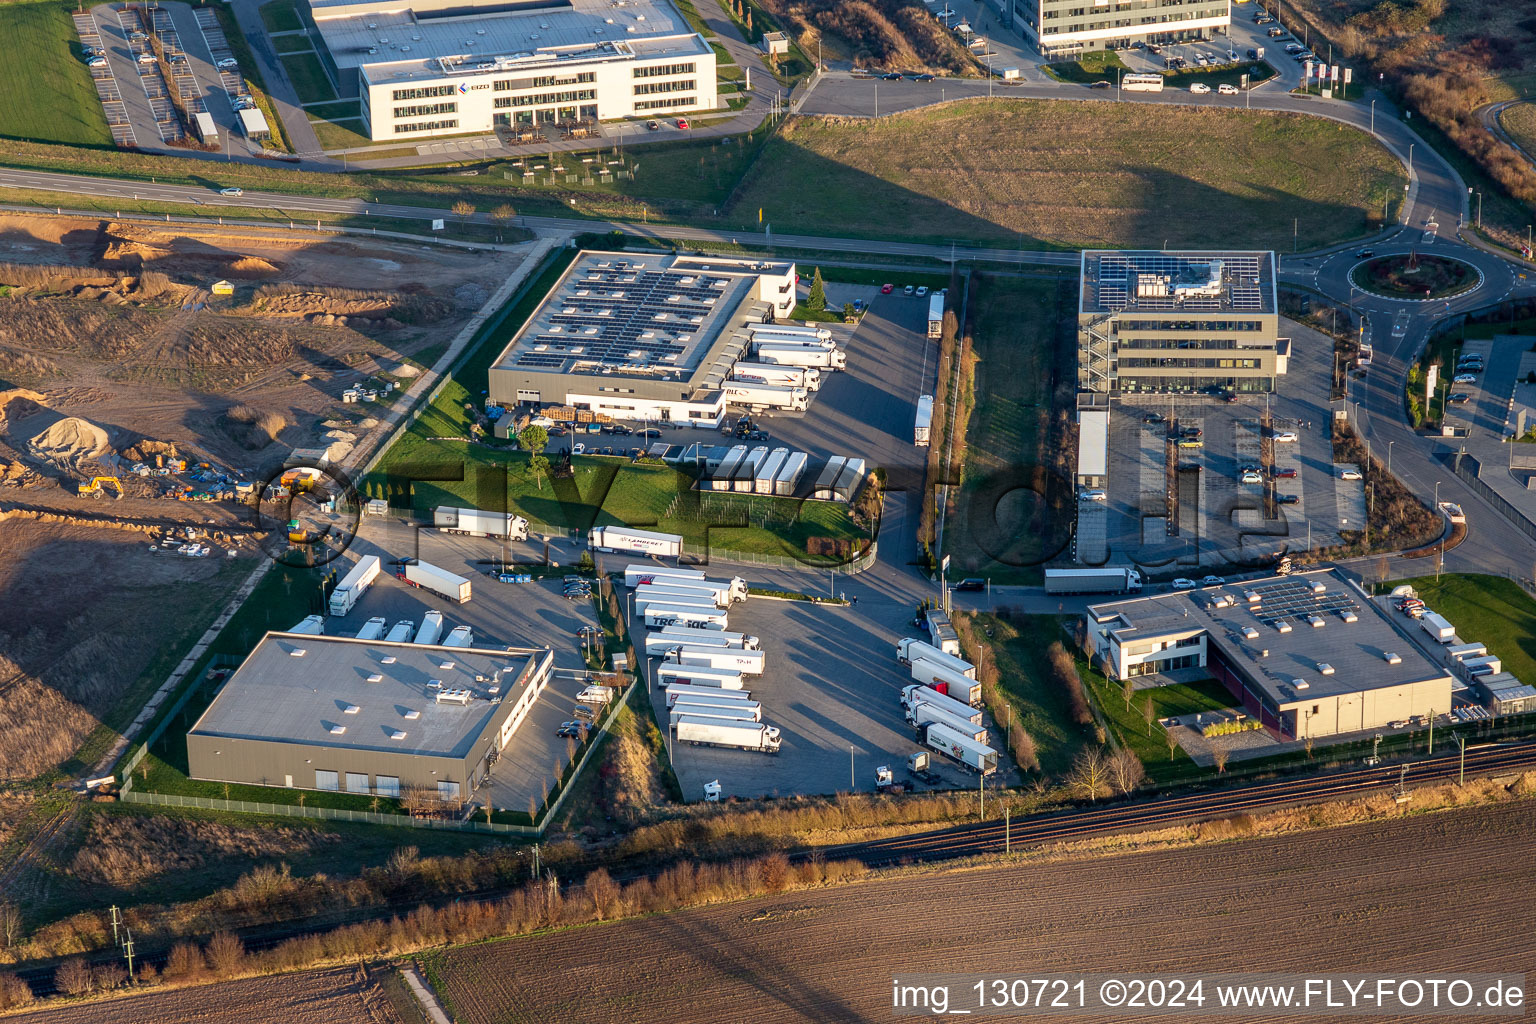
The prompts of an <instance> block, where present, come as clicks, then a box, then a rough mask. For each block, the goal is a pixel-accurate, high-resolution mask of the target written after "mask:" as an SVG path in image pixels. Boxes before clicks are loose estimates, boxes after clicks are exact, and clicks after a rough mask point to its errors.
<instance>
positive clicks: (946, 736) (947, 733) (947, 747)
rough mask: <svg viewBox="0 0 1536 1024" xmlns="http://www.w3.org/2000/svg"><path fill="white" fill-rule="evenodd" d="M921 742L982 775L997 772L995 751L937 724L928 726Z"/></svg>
mask: <svg viewBox="0 0 1536 1024" xmlns="http://www.w3.org/2000/svg"><path fill="white" fill-rule="evenodd" d="M923 742H924V743H925V744H926V745H927V746H928V747H929V749H931V750H937V751H938V752H939V753H941V754H943V755H944V756H945V757H950V758H953V759H954V760H956V761H959V762H960V763H961V764H963V765H965V766H966V767H967V768H972V769H974V770H976V771H978V772H980V773H981V774H982V775H991V774H992V773H993V772H995V771H997V751H995V750H993V749H992V748H991V747H989V746H987V745H986V744H985V743H977V742H976V741H975V740H973V739H971V738H970V737H968V736H966V735H965V734H964V733H961V732H957V731H956V730H954V729H951V728H949V727H948V726H947V725H943V724H941V723H939V722H934V723H933V724H932V725H930V726H928V730H927V732H926V733H925V735H924V737H923Z"/></svg>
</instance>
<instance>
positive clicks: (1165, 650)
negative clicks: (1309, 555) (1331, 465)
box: [1084, 569, 1451, 740]
mask: <svg viewBox="0 0 1536 1024" xmlns="http://www.w3.org/2000/svg"><path fill="white" fill-rule="evenodd" d="M1084 624H1085V626H1086V629H1087V636H1088V641H1089V645H1090V647H1091V649H1092V651H1093V653H1094V655H1095V657H1096V658H1097V660H1098V662H1099V663H1100V664H1101V665H1102V667H1103V669H1104V671H1105V673H1106V674H1107V675H1108V676H1109V677H1110V678H1111V679H1119V680H1124V679H1130V678H1135V677H1138V676H1147V675H1156V674H1158V673H1165V672H1172V671H1175V670H1179V669H1193V668H1203V669H1205V670H1206V671H1207V672H1209V674H1210V675H1211V676H1212V677H1213V678H1215V679H1217V680H1219V681H1220V682H1221V683H1222V684H1224V685H1225V686H1226V687H1227V689H1228V691H1230V692H1231V693H1232V695H1233V702H1234V705H1241V706H1242V707H1243V708H1245V709H1246V710H1247V711H1248V713H1249V714H1251V715H1253V716H1254V717H1255V718H1257V719H1258V720H1259V721H1260V722H1262V723H1263V724H1264V725H1265V726H1266V727H1267V728H1269V729H1270V730H1272V731H1273V732H1274V733H1276V734H1277V735H1278V736H1279V737H1280V738H1281V739H1283V740H1290V739H1300V738H1305V737H1313V738H1321V737H1327V736H1336V735H1340V734H1344V733H1353V732H1360V731H1363V730H1369V729H1379V728H1382V727H1383V726H1388V725H1391V724H1392V723H1393V722H1402V721H1407V720H1410V719H1412V718H1414V717H1415V716H1417V715H1426V716H1427V715H1431V714H1445V713H1446V712H1448V711H1450V709H1451V676H1450V674H1449V673H1448V672H1447V671H1446V670H1445V669H1443V668H1442V667H1441V666H1439V665H1436V664H1434V663H1433V662H1431V661H1430V660H1429V659H1428V658H1426V657H1425V656H1424V655H1423V654H1421V653H1419V650H1418V648H1417V647H1416V646H1415V645H1414V644H1413V643H1412V642H1411V641H1410V640H1409V639H1408V638H1407V637H1405V636H1403V635H1402V634H1401V633H1399V632H1398V631H1397V629H1396V627H1395V626H1393V624H1392V622H1391V621H1390V620H1389V619H1388V618H1387V617H1386V616H1385V615H1384V614H1382V612H1381V611H1380V610H1379V609H1378V608H1377V607H1376V605H1375V604H1373V603H1372V602H1370V601H1367V600H1365V599H1364V598H1363V597H1362V596H1360V594H1359V592H1358V591H1357V590H1355V589H1354V588H1353V587H1352V586H1351V585H1350V584H1349V583H1348V581H1346V580H1345V578H1344V577H1343V576H1342V575H1341V574H1339V573H1338V572H1337V571H1335V570H1331V569H1323V570H1317V571H1314V572H1306V573H1296V574H1293V575H1290V576H1275V577H1271V578H1269V579H1263V580H1257V581H1248V582H1243V583H1237V584H1232V585H1229V586H1223V587H1212V588H1207V589H1204V590H1198V591H1190V592H1186V593H1173V594H1158V595H1155V596H1149V597H1138V598H1132V599H1129V600H1123V601H1111V602H1107V603H1104V604H1096V605H1092V606H1090V607H1089V608H1088V611H1087V613H1086V614H1085V616H1084Z"/></svg>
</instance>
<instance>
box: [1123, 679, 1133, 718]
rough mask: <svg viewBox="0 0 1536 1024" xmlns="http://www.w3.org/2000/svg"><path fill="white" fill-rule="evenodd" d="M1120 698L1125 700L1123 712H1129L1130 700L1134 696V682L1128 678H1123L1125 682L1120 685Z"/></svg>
mask: <svg viewBox="0 0 1536 1024" xmlns="http://www.w3.org/2000/svg"><path fill="white" fill-rule="evenodd" d="M1120 696H1121V697H1124V698H1125V710H1127V711H1129V710H1131V698H1132V697H1134V696H1136V681H1135V680H1134V679H1132V678H1131V677H1130V676H1126V677H1125V682H1123V683H1121V684H1120Z"/></svg>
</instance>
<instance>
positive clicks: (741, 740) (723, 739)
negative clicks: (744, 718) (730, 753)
mask: <svg viewBox="0 0 1536 1024" xmlns="http://www.w3.org/2000/svg"><path fill="white" fill-rule="evenodd" d="M676 729H677V741H678V742H679V743H691V744H694V745H695V746H713V747H735V748H737V749H740V750H757V751H761V752H763V753H765V754H777V753H778V752H779V743H780V737H779V730H778V728H777V727H776V726H772V725H765V724H763V723H761V722H740V721H729V720H726V719H720V718H699V717H696V716H693V715H684V716H683V717H681V718H679V719H678V720H677V725H676Z"/></svg>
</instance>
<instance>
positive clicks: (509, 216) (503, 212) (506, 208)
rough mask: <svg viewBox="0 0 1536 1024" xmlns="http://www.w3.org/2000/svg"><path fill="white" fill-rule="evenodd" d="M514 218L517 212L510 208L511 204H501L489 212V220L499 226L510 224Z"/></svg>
mask: <svg viewBox="0 0 1536 1024" xmlns="http://www.w3.org/2000/svg"><path fill="white" fill-rule="evenodd" d="M516 216H517V211H516V210H514V209H513V208H512V204H511V203H502V204H501V205H500V206H496V207H494V208H492V210H491V220H493V221H495V222H496V223H497V224H500V225H507V224H510V223H512V220H513V218H514V217H516Z"/></svg>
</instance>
